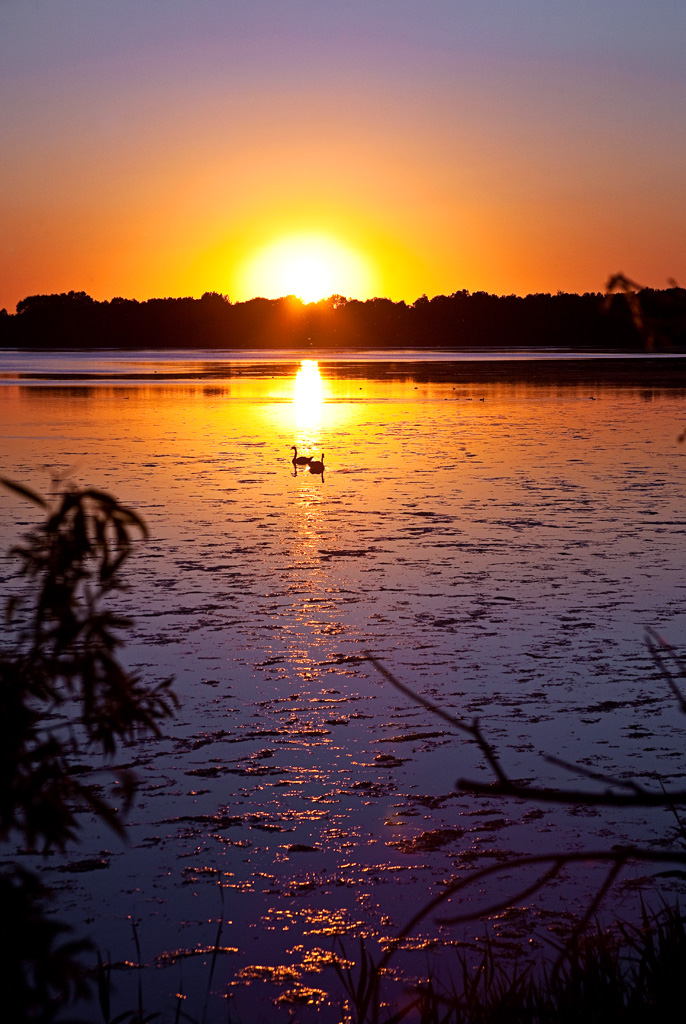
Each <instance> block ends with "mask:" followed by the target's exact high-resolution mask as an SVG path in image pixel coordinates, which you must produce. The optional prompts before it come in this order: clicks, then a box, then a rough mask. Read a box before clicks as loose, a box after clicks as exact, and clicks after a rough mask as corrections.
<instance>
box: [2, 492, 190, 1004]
mask: <svg viewBox="0 0 686 1024" xmlns="http://www.w3.org/2000/svg"><path fill="white" fill-rule="evenodd" d="M2 482H3V483H4V484H5V486H6V487H8V488H9V489H10V490H13V491H14V492H15V493H17V494H19V495H20V496H21V497H23V498H25V499H27V500H29V501H30V502H32V503H33V504H34V505H37V506H38V507H39V508H40V509H41V510H42V511H43V512H44V513H45V514H46V520H45V522H44V523H43V524H42V525H41V526H39V527H36V528H35V529H33V530H31V531H30V532H29V533H28V534H27V535H26V537H25V538H24V540H23V542H22V543H20V544H18V545H17V546H16V547H15V548H13V549H12V551H11V552H10V554H11V555H13V556H15V557H16V558H17V559H18V560H19V563H20V578H23V579H24V580H25V582H26V586H25V593H24V594H22V595H15V596H12V597H9V598H8V599H7V601H6V605H5V631H4V635H3V639H2V645H1V647H0V840H3V841H5V842H9V841H13V842H15V843H16V842H22V843H23V844H25V845H26V846H28V847H29V848H30V849H36V848H38V847H41V848H42V849H43V850H47V849H49V848H50V847H51V846H56V847H59V848H64V847H65V845H66V843H67V842H68V841H69V840H72V839H74V838H75V837H76V836H77V835H78V832H79V814H80V812H82V811H83V810H90V811H92V812H94V813H95V814H96V815H97V816H99V817H100V818H102V819H103V820H104V821H106V822H107V824H108V825H110V826H111V827H112V828H114V829H115V830H116V831H117V832H120V833H121V831H122V824H121V814H122V812H124V811H125V810H126V809H127V807H128V805H129V804H130V801H131V799H132V797H133V794H134V791H135V787H136V780H135V777H134V776H133V774H132V773H131V772H128V771H118V772H116V781H117V786H116V799H117V804H116V805H115V804H114V803H113V802H110V801H109V800H108V799H106V798H105V797H103V796H102V792H101V786H99V785H97V784H95V783H93V782H88V781H86V779H85V778H84V777H83V772H84V769H83V766H82V760H83V758H84V756H85V755H88V756H89V757H90V758H92V757H93V755H94V754H98V753H99V754H100V755H112V754H114V753H115V751H116V749H117V746H118V744H119V743H121V742H126V741H128V740H131V739H133V738H134V737H136V736H137V735H139V734H140V733H142V732H147V733H151V732H152V733H153V734H157V733H158V732H159V723H160V721H161V720H162V719H164V718H166V717H168V716H169V715H171V714H172V710H173V707H174V706H175V703H176V698H175V696H174V693H173V691H172V690H171V688H170V684H171V680H169V679H166V680H164V681H162V682H160V683H156V684H152V685H149V684H146V683H144V682H143V681H142V680H141V679H140V678H139V677H138V676H137V675H135V674H134V673H131V672H129V671H127V670H126V669H125V668H124V667H123V665H122V664H121V663H120V662H119V661H118V659H117V650H118V648H119V647H120V646H121V644H122V638H121V633H122V631H123V630H125V629H126V628H127V627H128V626H130V625H131V622H130V620H129V619H127V618H125V617H124V616H121V615H118V614H116V613H115V612H114V611H112V610H111V609H109V608H108V607H107V606H106V603H105V602H106V601H107V599H108V598H111V597H112V596H113V595H114V594H115V593H116V592H118V591H119V592H120V591H122V590H123V589H124V582H123V580H122V576H121V570H122V566H123V565H124V563H125V561H126V559H127V558H128V557H129V555H130V553H131V550H132V544H133V539H134V536H135V534H136V533H138V534H140V535H143V536H144V535H145V533H146V530H145V525H144V523H143V521H142V520H141V519H140V518H139V516H138V515H137V514H136V513H135V512H133V511H132V510H131V509H129V508H125V507H124V506H123V505H121V504H120V503H119V502H118V501H117V500H116V499H115V498H113V497H112V496H111V495H109V494H106V493H104V492H102V491H97V490H92V489H87V490H76V489H73V488H69V487H68V488H66V489H65V490H64V492H63V493H62V494H61V495H60V497H59V500H58V501H57V503H56V504H55V506H54V507H51V506H50V505H49V503H48V502H47V501H46V500H45V499H44V498H42V497H41V496H40V495H38V494H35V493H34V492H32V491H30V490H28V489H27V488H25V487H22V486H20V485H18V484H15V483H12V482H10V481H7V480H4V481H2ZM45 897H46V894H45V891H44V890H43V889H42V887H41V886H40V884H39V883H38V882H37V880H36V879H35V878H34V877H33V876H32V875H30V874H29V873H28V872H26V871H23V870H21V869H19V868H18V867H15V866H13V865H12V863H11V861H10V862H9V863H8V862H6V863H5V866H4V867H3V870H2V872H0V902H1V905H2V908H3V929H2V930H3V933H4V935H5V936H10V937H11V940H12V945H11V950H10V951H9V952H8V953H7V954H6V955H3V956H0V989H1V990H2V992H3V1000H4V1002H5V1005H13V1006H15V1007H16V1013H17V1016H16V1017H15V1018H14V1019H16V1020H18V1021H19V1020H22V1021H23V1020H26V1021H41V1022H43V1021H50V1020H52V1019H53V1017H54V1014H55V1013H56V1012H57V1009H58V1007H59V1006H60V1004H61V1003H63V1002H64V1001H65V999H68V998H73V997H75V996H78V995H80V994H83V992H84V989H85V981H84V977H83V972H82V968H81V966H80V964H79V961H78V957H77V954H78V953H80V952H81V951H83V949H84V948H85V944H84V943H80V942H66V943H63V944H62V945H57V940H58V939H59V938H60V937H61V936H62V934H63V933H65V932H66V931H68V929H67V928H66V926H64V925H61V924H60V923H59V922H56V921H54V920H53V919H52V918H48V917H47V916H46V911H45Z"/></svg>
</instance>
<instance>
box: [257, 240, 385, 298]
mask: <svg viewBox="0 0 686 1024" xmlns="http://www.w3.org/2000/svg"><path fill="white" fill-rule="evenodd" d="M241 278H242V281H241V290H242V291H243V292H245V294H248V295H251V296H262V297H264V298H267V299H278V298H281V296H283V295H296V296H297V297H298V298H299V299H302V301H303V302H317V301H318V300H319V299H323V298H327V297H328V296H329V295H344V296H346V298H365V297H367V296H368V295H369V293H370V291H372V290H373V278H374V273H373V270H372V267H371V265H370V263H369V261H368V260H367V259H366V258H365V257H363V256H361V255H360V254H359V253H357V252H355V251H354V250H353V249H350V248H348V247H347V246H346V245H344V244H342V243H341V242H338V241H337V240H335V239H333V238H330V237H328V236H327V235H290V236H288V237H286V238H281V239H278V240H277V241H275V242H272V243H270V244H269V245H266V246H264V248H262V249H259V250H258V251H257V252H256V253H254V254H253V255H252V256H251V257H250V258H249V259H248V260H247V261H246V262H245V264H244V265H243V267H242V268H241Z"/></svg>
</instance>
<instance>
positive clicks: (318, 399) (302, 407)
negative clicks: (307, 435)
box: [293, 359, 324, 427]
mask: <svg viewBox="0 0 686 1024" xmlns="http://www.w3.org/2000/svg"><path fill="white" fill-rule="evenodd" d="M293 405H294V406H295V419H296V423H297V425H298V426H299V427H318V426H319V425H320V423H321V419H322V410H323V406H324V384H323V381H322V375H321V373H320V372H319V364H318V363H317V360H316V359H303V360H302V362H301V364H300V369H299V370H298V372H297V373H296V375H295V386H294V391H293Z"/></svg>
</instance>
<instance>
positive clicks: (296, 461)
mask: <svg viewBox="0 0 686 1024" xmlns="http://www.w3.org/2000/svg"><path fill="white" fill-rule="evenodd" d="M291 448H292V449H293V465H294V466H307V465H309V464H310V463H311V462H312V456H311V455H298V449H297V448H296V447H295V445H294V444H292V445H291Z"/></svg>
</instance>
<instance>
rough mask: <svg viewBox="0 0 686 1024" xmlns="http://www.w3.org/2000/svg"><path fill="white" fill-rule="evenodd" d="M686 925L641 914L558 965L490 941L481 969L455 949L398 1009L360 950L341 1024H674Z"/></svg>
mask: <svg viewBox="0 0 686 1024" xmlns="http://www.w3.org/2000/svg"><path fill="white" fill-rule="evenodd" d="M685 925H686V921H685V919H684V917H683V916H682V914H681V913H680V911H679V908H678V907H669V906H665V907H663V908H662V910H661V911H660V912H658V913H656V914H652V915H651V914H649V913H648V912H647V911H646V910H645V909H644V910H643V915H642V922H641V924H640V925H638V926H631V925H626V924H620V925H619V926H617V928H615V929H613V930H611V931H603V930H602V929H601V928H600V927H599V926H596V928H595V930H594V931H591V932H590V933H588V934H586V935H585V936H584V937H583V938H582V939H581V940H580V941H579V942H578V943H577V944H576V945H575V946H574V948H573V949H569V950H567V951H566V952H565V955H564V959H563V960H562V961H561V962H559V963H558V964H557V965H555V966H548V967H547V968H542V969H540V970H539V971H538V972H535V971H534V970H533V968H532V967H531V965H530V964H528V965H524V966H518V965H517V964H509V963H506V962H503V960H502V958H501V957H500V955H499V953H498V950H497V948H495V947H494V946H493V945H492V944H491V942H490V941H489V940H488V938H487V939H486V941H485V942H484V949H483V952H482V954H481V956H480V958H479V960H478V961H476V962H475V961H474V959H473V958H472V957H470V956H469V955H468V954H464V953H462V952H460V951H459V949H458V951H457V953H456V957H457V962H456V964H455V966H454V968H453V969H452V971H450V974H449V977H448V978H447V979H446V978H440V977H429V978H428V979H427V980H425V981H423V982H421V983H419V984H417V985H415V986H413V987H411V988H410V989H408V990H407V992H406V994H405V999H404V1000H403V1005H402V1008H401V1009H398V1008H397V1007H394V1008H392V1009H389V1008H388V1006H387V1004H386V1003H385V1000H384V997H383V995H382V989H383V984H382V983H383V977H384V970H383V968H381V967H380V965H377V964H375V963H374V962H373V961H372V958H371V956H370V955H369V953H368V952H367V950H366V949H365V948H364V945H362V949H361V956H360V963H359V965H357V966H356V967H354V968H352V969H351V968H350V967H347V968H346V969H345V970H344V969H339V970H338V975H339V979H340V980H341V982H342V986H343V989H344V991H345V994H346V999H345V1003H344V1007H343V1013H342V1018H341V1019H342V1022H343V1024H397V1022H399V1021H401V1020H403V1019H407V1020H411V1021H412V1022H413V1024H610V1022H611V1024H677V1022H680V1021H682V1020H683V971H684V966H685V965H686V927H685Z"/></svg>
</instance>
